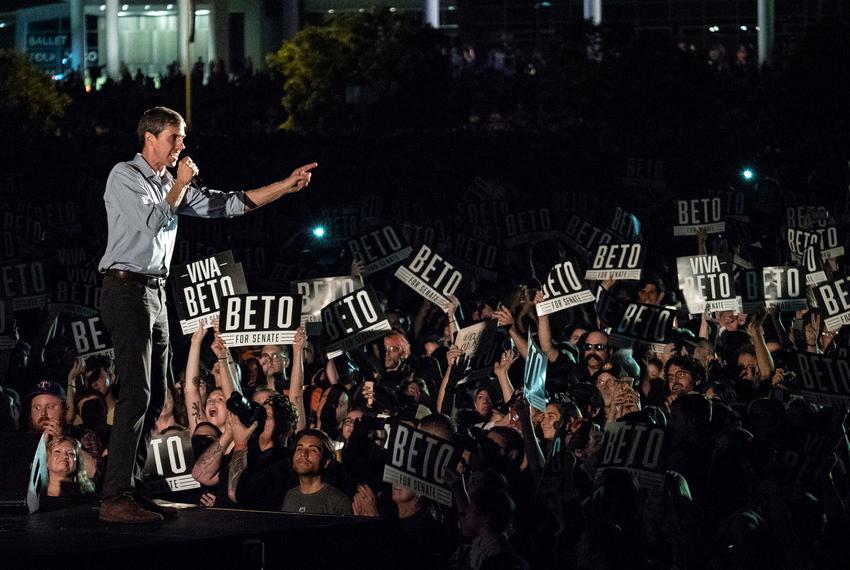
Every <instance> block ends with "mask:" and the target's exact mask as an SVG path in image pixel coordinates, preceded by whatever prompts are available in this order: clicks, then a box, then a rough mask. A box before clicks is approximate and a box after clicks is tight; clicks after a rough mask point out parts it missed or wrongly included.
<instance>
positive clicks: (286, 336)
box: [218, 293, 301, 347]
mask: <svg viewBox="0 0 850 570" xmlns="http://www.w3.org/2000/svg"><path fill="white" fill-rule="evenodd" d="M222 302H223V303H224V306H223V307H222V308H221V316H220V317H219V320H218V327H219V331H220V332H221V339H222V340H223V341H224V342H225V344H227V346H229V347H234V346H254V345H262V344H292V343H293V342H294V341H295V329H297V328H298V326H299V325H300V324H301V295H279V294H273V293H268V294H256V295H252V294H240V295H230V296H228V297H226V298H225V299H223V301H222Z"/></svg>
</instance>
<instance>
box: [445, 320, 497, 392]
mask: <svg viewBox="0 0 850 570" xmlns="http://www.w3.org/2000/svg"><path fill="white" fill-rule="evenodd" d="M496 326H497V323H496V320H495V319H487V320H484V321H481V322H480V323H476V324H474V325H470V326H468V327H464V328H462V329H460V330H459V331H458V333H457V336H456V337H455V340H454V344H455V346H457V347H458V348H460V351H461V352H462V353H463V354H464V356H466V357H467V358H469V361H468V363H467V365H466V370H465V372H469V371H473V370H484V371H486V372H487V374H488V375H489V373H490V367H491V366H492V365H493V358H494V356H495V355H494V354H493V353H494V351H495V348H496ZM470 379H472V378H470Z"/></svg>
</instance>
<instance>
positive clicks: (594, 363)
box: [578, 330, 611, 381]
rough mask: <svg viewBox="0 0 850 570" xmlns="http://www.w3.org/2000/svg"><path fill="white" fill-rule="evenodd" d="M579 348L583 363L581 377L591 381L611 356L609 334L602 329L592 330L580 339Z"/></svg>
mask: <svg viewBox="0 0 850 570" xmlns="http://www.w3.org/2000/svg"><path fill="white" fill-rule="evenodd" d="M578 348H579V350H580V351H581V365H582V367H581V370H580V371H579V379H580V380H584V381H589V380H590V379H591V378H592V377H593V375H594V374H596V373H597V372H599V370H600V369H601V368H602V365H603V364H605V363H606V362H608V360H609V359H610V358H611V348H610V347H609V346H608V335H607V334H605V333H604V332H602V331H600V330H591V331H589V332H587V333H585V334H584V335H582V337H581V338H580V339H579V342H578Z"/></svg>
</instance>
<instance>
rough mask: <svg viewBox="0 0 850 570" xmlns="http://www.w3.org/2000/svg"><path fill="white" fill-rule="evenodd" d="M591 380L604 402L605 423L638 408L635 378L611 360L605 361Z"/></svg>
mask: <svg viewBox="0 0 850 570" xmlns="http://www.w3.org/2000/svg"><path fill="white" fill-rule="evenodd" d="M591 380H592V381H593V383H594V384H595V385H596V387H597V389H599V392H600V393H601V394H602V400H603V401H604V402H605V424H606V425H607V424H609V423H611V422H614V421H617V419H618V418H621V417H622V416H624V415H626V414H627V413H629V412H635V411H638V410H640V397H639V396H638V394H637V392H635V390H634V381H635V379H634V377H633V376H630V374H629V372H628V370H626V369H625V368H624V367H622V366H620V365H619V364H616V363H614V362H611V361H608V362H605V363H604V364H603V365H602V366H600V368H599V370H597V371H596V373H594V374H593V376H592V377H591Z"/></svg>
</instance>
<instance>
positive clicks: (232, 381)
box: [212, 333, 242, 400]
mask: <svg viewBox="0 0 850 570" xmlns="http://www.w3.org/2000/svg"><path fill="white" fill-rule="evenodd" d="M212 351H213V352H214V353H215V356H216V358H218V363H219V374H218V377H219V379H220V380H221V391H222V393H223V394H224V399H225V400H229V399H230V396H231V395H233V392H238V393H239V394H241V393H242V386H241V385H240V384H239V379H238V378H236V375H235V373H234V369H235V367H236V364H235V363H234V362H233V356H232V355H231V354H230V349H228V348H227V345H226V344H225V343H224V340H222V338H221V335H220V334H219V333H215V340H214V341H213V343H212Z"/></svg>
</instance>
